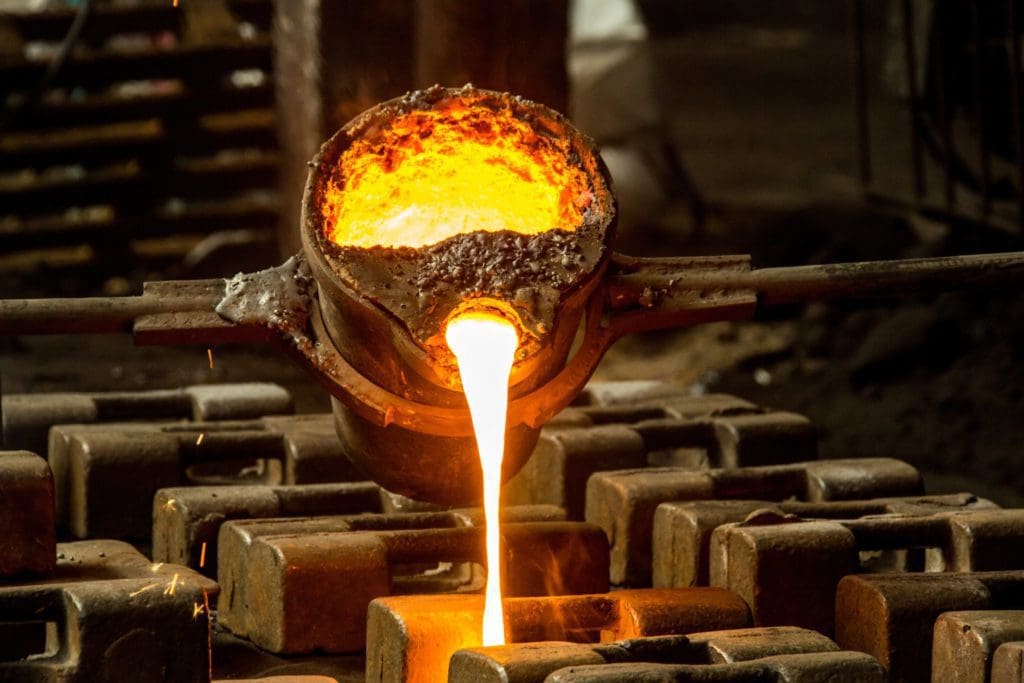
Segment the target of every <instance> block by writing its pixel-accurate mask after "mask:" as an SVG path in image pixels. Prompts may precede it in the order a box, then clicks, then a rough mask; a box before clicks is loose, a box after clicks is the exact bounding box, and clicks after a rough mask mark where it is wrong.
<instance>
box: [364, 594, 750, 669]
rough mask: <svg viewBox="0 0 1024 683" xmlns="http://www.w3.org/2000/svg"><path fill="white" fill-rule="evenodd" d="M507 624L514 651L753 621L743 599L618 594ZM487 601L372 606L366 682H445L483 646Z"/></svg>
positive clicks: (563, 603) (532, 609)
mask: <svg viewBox="0 0 1024 683" xmlns="http://www.w3.org/2000/svg"><path fill="white" fill-rule="evenodd" d="M504 603H505V623H506V633H507V636H508V639H509V641H510V642H512V643H528V642H539V641H555V640H557V641H573V642H582V643H593V642H600V641H602V640H624V639H630V638H641V637H646V636H658V635H669V634H687V633H696V632H700V631H705V630H709V629H710V630H719V629H730V628H743V627H745V626H748V625H749V620H750V613H749V611H748V609H747V606H746V603H744V602H743V601H742V600H740V599H739V598H738V597H736V596H735V595H733V594H732V593H729V592H728V591H723V590H720V589H715V588H687V589H675V590H650V591H630V590H623V591H616V592H614V593H608V594H605V595H584V596H570V597H544V598H511V599H507V600H505V601H504ZM482 615H483V596H481V595H436V596H435V595H430V596H428V595H415V596H412V595H410V596H403V597H390V598H381V599H378V600H374V601H373V602H372V603H370V608H369V612H368V615H367V625H366V634H367V636H366V641H367V642H366V663H367V669H366V676H367V680H372V681H380V682H381V683H399V682H405V683H431V682H433V681H438V680H444V677H445V675H446V672H447V671H448V661H449V658H450V657H451V655H452V654H453V653H455V652H456V651H458V650H461V649H463V648H466V647H473V646H476V644H478V643H479V642H480V639H481V621H482Z"/></svg>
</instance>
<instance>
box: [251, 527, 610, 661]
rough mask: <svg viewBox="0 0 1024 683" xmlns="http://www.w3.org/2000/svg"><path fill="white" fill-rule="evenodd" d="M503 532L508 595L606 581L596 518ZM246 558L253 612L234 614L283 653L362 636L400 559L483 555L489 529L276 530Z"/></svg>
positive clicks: (347, 643) (602, 585)
mask: <svg viewBox="0 0 1024 683" xmlns="http://www.w3.org/2000/svg"><path fill="white" fill-rule="evenodd" d="M502 538H503V555H504V561H505V562H506V563H507V565H506V566H509V567H510V568H511V567H514V570H513V569H510V570H509V571H506V572H505V577H506V582H505V584H504V590H505V594H506V595H511V596H516V595H538V594H540V595H546V594H549V593H552V592H559V593H563V594H582V593H593V592H598V591H605V590H607V589H608V569H607V567H608V544H607V541H606V539H605V538H604V534H603V533H602V532H601V530H600V529H598V528H596V527H594V526H592V525H588V524H584V523H581V522H533V523H520V524H505V525H502ZM249 558H250V559H249V567H248V570H249V581H248V589H247V592H248V604H247V607H248V612H247V614H246V615H245V616H244V617H243V616H239V619H238V620H237V623H243V624H245V625H246V635H247V636H248V637H249V639H250V640H252V641H253V642H254V643H256V644H257V645H259V646H260V647H262V648H264V649H266V650H269V651H271V652H277V653H291V654H299V653H305V652H313V651H322V652H333V653H345V652H354V651H358V650H360V649H362V648H363V646H364V645H365V642H366V633H367V631H366V610H367V606H368V605H369V604H370V602H371V601H372V600H373V599H375V598H378V597H383V596H388V595H393V594H394V593H395V592H396V590H401V586H400V585H399V584H397V583H396V582H395V581H393V577H394V575H395V574H396V573H397V571H396V568H397V567H399V566H400V565H402V564H406V563H417V564H422V563H439V562H480V561H482V559H483V558H484V533H483V529H482V528H472V527H469V528H449V529H444V528H442V529H405V530H391V531H354V532H342V533H329V532H328V533H317V534H305V533H304V534H293V535H290V536H270V537H264V538H260V539H257V540H256V541H255V542H254V543H253V544H252V546H251V548H250V550H249ZM474 588H478V587H476V586H474ZM313 605H316V606H317V611H316V612H314V613H313V614H311V613H310V607H311V606H313ZM237 607H238V605H234V606H232V609H234V608H237ZM233 621H236V620H233Z"/></svg>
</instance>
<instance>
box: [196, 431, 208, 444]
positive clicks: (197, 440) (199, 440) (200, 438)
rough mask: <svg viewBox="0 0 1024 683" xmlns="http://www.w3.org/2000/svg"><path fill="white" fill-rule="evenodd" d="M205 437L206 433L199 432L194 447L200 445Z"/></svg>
mask: <svg viewBox="0 0 1024 683" xmlns="http://www.w3.org/2000/svg"><path fill="white" fill-rule="evenodd" d="M205 437H206V432H199V436H197V437H196V445H197V446H198V445H199V444H201V443H202V442H203V439H204V438H205Z"/></svg>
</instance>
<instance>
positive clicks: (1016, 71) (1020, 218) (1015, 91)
mask: <svg viewBox="0 0 1024 683" xmlns="http://www.w3.org/2000/svg"><path fill="white" fill-rule="evenodd" d="M1016 4H1017V0H1007V2H1006V24H1007V26H1008V28H1007V30H1008V31H1009V32H1010V49H1009V51H1008V52H1009V55H1010V116H1011V118H1012V120H1011V121H1010V125H1011V127H1012V129H1013V145H1014V156H1015V157H1016V161H1017V222H1018V224H1019V225H1020V226H1021V227H1024V136H1022V135H1021V120H1020V112H1021V102H1020V34H1019V33H1018V31H1017V8H1016Z"/></svg>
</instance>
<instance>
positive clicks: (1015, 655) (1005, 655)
mask: <svg viewBox="0 0 1024 683" xmlns="http://www.w3.org/2000/svg"><path fill="white" fill-rule="evenodd" d="M1021 681H1024V641H1018V642H1015V643H1004V644H1003V645H1000V646H999V648H998V649H997V650H996V652H995V654H994V655H993V656H992V683H1021Z"/></svg>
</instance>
